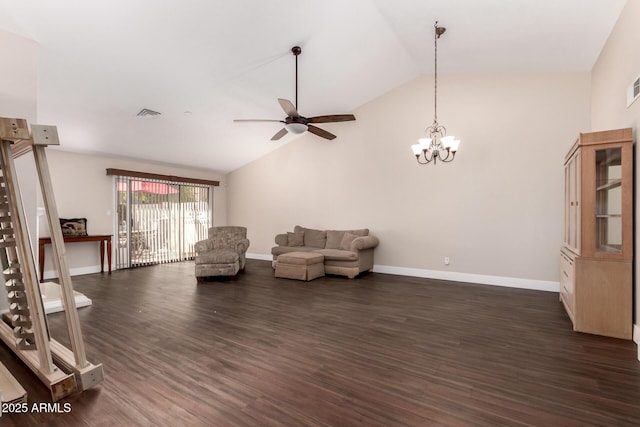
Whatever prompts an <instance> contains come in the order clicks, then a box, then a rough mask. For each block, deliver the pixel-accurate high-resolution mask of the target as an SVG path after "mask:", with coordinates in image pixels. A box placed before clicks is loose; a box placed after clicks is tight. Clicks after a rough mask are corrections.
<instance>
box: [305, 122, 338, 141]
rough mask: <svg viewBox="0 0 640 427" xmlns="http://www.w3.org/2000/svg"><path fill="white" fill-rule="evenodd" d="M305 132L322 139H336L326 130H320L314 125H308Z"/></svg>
mask: <svg viewBox="0 0 640 427" xmlns="http://www.w3.org/2000/svg"><path fill="white" fill-rule="evenodd" d="M307 130H308V131H309V132H311V133H313V134H315V135H318V136H320V137H322V138H324V139H328V140H332V139H335V138H336V136H335V135H334V134H332V133H331V132H327V131H326V130H324V129H320V128H319V127H317V126H314V125H308V126H307Z"/></svg>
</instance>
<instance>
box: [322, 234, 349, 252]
mask: <svg viewBox="0 0 640 427" xmlns="http://www.w3.org/2000/svg"><path fill="white" fill-rule="evenodd" d="M344 233H345V231H340V230H327V243H326V245H325V249H340V242H342V237H343V236H344Z"/></svg>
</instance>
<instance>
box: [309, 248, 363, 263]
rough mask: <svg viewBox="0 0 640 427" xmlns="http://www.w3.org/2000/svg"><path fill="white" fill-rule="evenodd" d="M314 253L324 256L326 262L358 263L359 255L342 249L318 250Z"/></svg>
mask: <svg viewBox="0 0 640 427" xmlns="http://www.w3.org/2000/svg"><path fill="white" fill-rule="evenodd" d="M313 252H314V253H317V254H321V255H324V259H325V261H356V260H357V259H358V254H357V253H355V252H351V251H343V250H340V249H316V250H314V251H313Z"/></svg>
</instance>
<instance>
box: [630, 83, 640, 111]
mask: <svg viewBox="0 0 640 427" xmlns="http://www.w3.org/2000/svg"><path fill="white" fill-rule="evenodd" d="M638 98H640V76H638V77H637V78H636V79H635V80H634V81H633V83H631V85H630V86H629V87H628V88H627V108H629V107H630V106H631V104H633V102H634V101H635V100H636V99H638Z"/></svg>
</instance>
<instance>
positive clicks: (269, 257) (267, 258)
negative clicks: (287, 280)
mask: <svg viewBox="0 0 640 427" xmlns="http://www.w3.org/2000/svg"><path fill="white" fill-rule="evenodd" d="M246 257H247V258H249V259H259V260H261V261H272V260H273V255H267V254H251V253H249V252H247V255H246Z"/></svg>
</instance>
